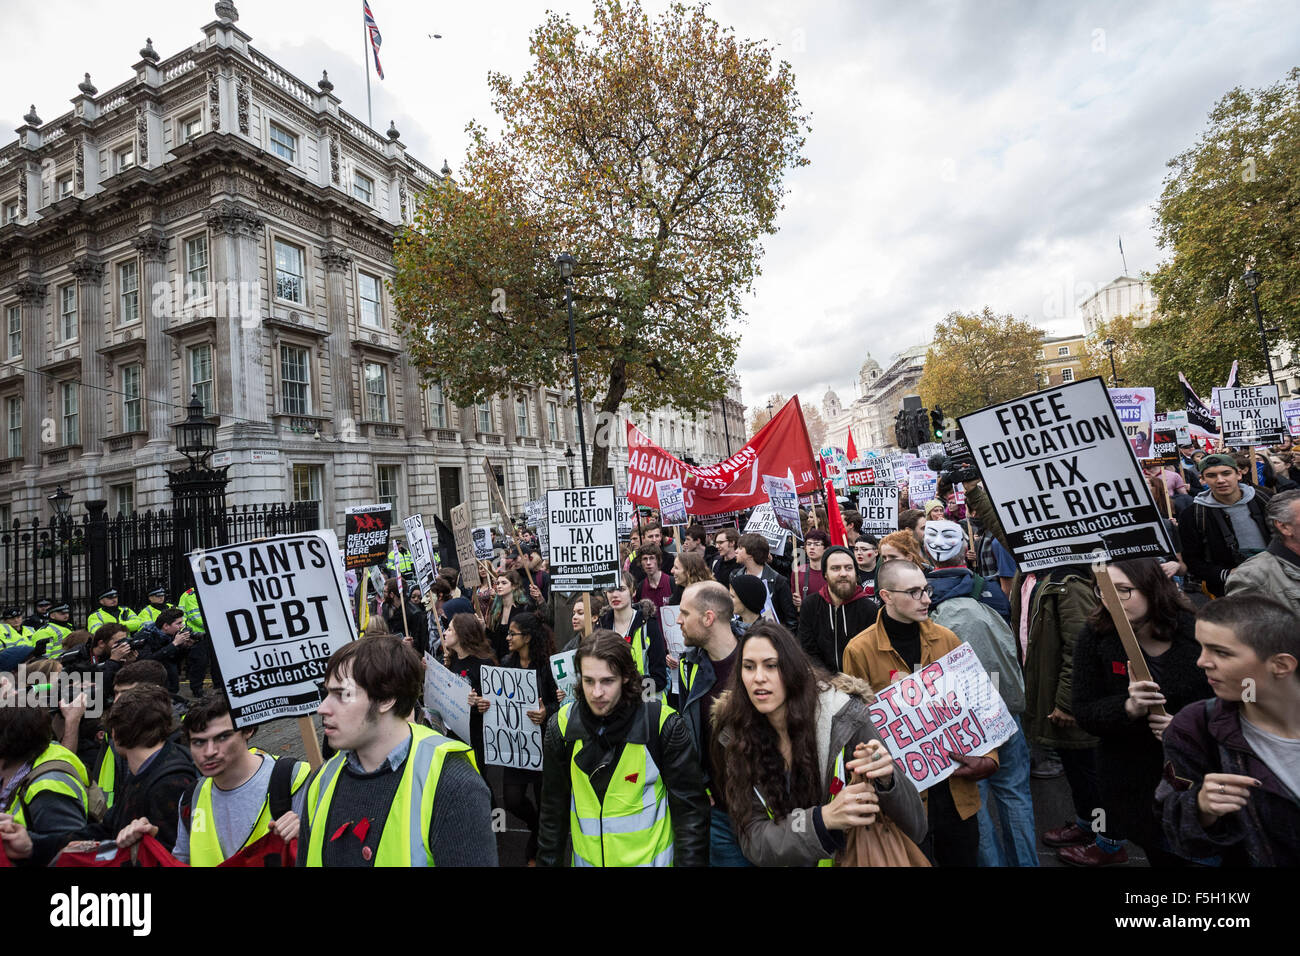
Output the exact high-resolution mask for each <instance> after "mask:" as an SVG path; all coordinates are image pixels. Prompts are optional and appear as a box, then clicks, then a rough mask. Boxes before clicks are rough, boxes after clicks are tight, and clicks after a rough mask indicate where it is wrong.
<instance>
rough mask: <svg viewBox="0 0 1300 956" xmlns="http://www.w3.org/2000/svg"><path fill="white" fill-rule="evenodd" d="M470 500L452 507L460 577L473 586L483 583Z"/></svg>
mask: <svg viewBox="0 0 1300 956" xmlns="http://www.w3.org/2000/svg"><path fill="white" fill-rule="evenodd" d="M470 520H471V519H470V515H469V502H463V503H461V504H458V505H456V506H455V507H454V508H452V509H451V532H452V534H453V535H454V536H455V538H456V563H457V564H459V565H460V578H461V580H462V581H464V582H465V583H466V584H468V585H469V586H470V587H471V588H476V587H478V586H479V585H480V584H482V583H483V582H482V579H481V578H480V577H479V573H478V559H477V557H476V556H475V553H474V533H473V529H472V528H470V524H469V523H470Z"/></svg>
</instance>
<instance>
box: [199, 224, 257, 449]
mask: <svg viewBox="0 0 1300 956" xmlns="http://www.w3.org/2000/svg"><path fill="white" fill-rule="evenodd" d="M207 221H208V228H209V229H211V230H212V234H213V240H214V241H213V256H212V262H213V270H212V280H213V282H214V283H215V284H214V286H213V288H214V292H215V293H216V295H215V298H216V303H215V306H216V310H215V311H216V319H217V322H216V329H217V333H216V343H215V346H216V347H215V348H214V349H213V352H214V355H213V362H214V365H215V369H214V375H215V377H216V380H217V411H218V413H219V414H221V415H223V416H233V417H235V418H239V419H243V422H242V423H241V424H243V425H246V424H247V423H248V422H257V423H262V422H269V419H268V418H267V403H266V366H265V364H264V362H265V359H266V355H265V352H266V346H265V342H264V341H263V335H262V319H263V318H265V315H264V310H266V309H268V308H269V303H270V300H271V290H270V289H263V288H262V280H261V272H260V268H259V265H258V244H259V242H260V241H261V238H262V234H263V231H264V230H265V228H266V221H265V220H264V219H263V218H262V217H261V215H260V214H259V213H258V212H257V210H256V209H255V208H254V207H252V206H250V205H248V204H246V203H242V202H222V203H220V204H219V205H217V206H216V207H214V208H213V209H211V210H209V211H208V215H207ZM223 284H224V291H223Z"/></svg>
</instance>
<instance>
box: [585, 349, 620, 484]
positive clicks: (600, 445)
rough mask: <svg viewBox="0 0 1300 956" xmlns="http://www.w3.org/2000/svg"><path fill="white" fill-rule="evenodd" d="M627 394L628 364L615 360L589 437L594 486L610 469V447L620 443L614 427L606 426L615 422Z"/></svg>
mask: <svg viewBox="0 0 1300 956" xmlns="http://www.w3.org/2000/svg"><path fill="white" fill-rule="evenodd" d="M626 394H627V363H626V361H625V360H623V359H615V360H614V364H613V365H612V366H611V367H610V370H609V388H608V389H606V391H605V398H604V399H603V400H602V401H601V403H600V405H599V406H598V407H597V409H596V411H597V415H596V422H595V431H594V432H593V434H592V435H591V436H589V437H590V439H591V480H592V483H593V484H600V483H601V476H602V475H604V473H605V469H606V468H608V467H609V449H610V446H611V445H612V444H613V443H614V442H616V441H618V435H617V434H615V429H614V427H613V425H609V427H604V426H606V425H607V424H608V423H611V422H612V421H613V420H614V416H615V415H616V414H617V412H618V407H619V406H620V405H622V404H623V396H624V395H626Z"/></svg>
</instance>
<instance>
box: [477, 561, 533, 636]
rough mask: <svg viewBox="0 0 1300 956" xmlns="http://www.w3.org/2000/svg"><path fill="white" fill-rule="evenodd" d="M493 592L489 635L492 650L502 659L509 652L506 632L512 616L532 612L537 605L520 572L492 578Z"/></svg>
mask: <svg viewBox="0 0 1300 956" xmlns="http://www.w3.org/2000/svg"><path fill="white" fill-rule="evenodd" d="M492 591H493V592H494V595H495V596H494V597H493V598H492V608H491V610H490V611H488V619H487V635H488V639H489V640H491V642H492V650H493V651H495V652H496V655H497V657H498V658H501V657H505V656H506V651H507V650H508V648H507V646H506V643H507V642H506V632H507V631H509V630H510V618H511V615H514V614H523V613H524V612H527V611H532V610H534V608H535V605H534V604H533V599H532V598H531V597H529V596H528V590H527V588H526V587H525V586H524V579H523V577H522V576H521V575H520V574H519V572H518V571H498V572H497V573H496V575H495V576H494V577H493V578H492Z"/></svg>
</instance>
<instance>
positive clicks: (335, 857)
mask: <svg viewBox="0 0 1300 956" xmlns="http://www.w3.org/2000/svg"><path fill="white" fill-rule="evenodd" d="M423 686H424V675H423V667H422V665H421V662H420V658H419V657H418V656H416V653H415V651H414V650H412V649H411V648H410V647H409V646H408V645H406V644H405V643H403V642H402V640H401V639H400V638H397V637H389V636H383V637H370V638H364V639H362V640H359V641H352V642H350V643H348V644H344V645H343V646H342V647H340V648H339V649H338V650H337V651H335V652H334V653H333V655H331V657H330V659H329V663H328V665H327V666H326V671H325V691H326V696H325V699H324V700H323V701H321V705H320V707H319V708H318V709H317V713H319V714H320V716H321V723H322V725H323V726H324V728H325V738H326V740H327V741H328V742H329V744H330V746H331V747H333V748H334V749H335V751H336V753H335V754H334V756H332V757H331V758H330V759H329V760H327V761H326V762H325V763H324V764H323V765H322V766H321V768H320V770H319V771H318V772H317V773H316V775H315V777H313V778H312V781H311V783H310V784H309V786H308V791H307V801H306V814H305V816H304V817H303V819H302V829H301V835H300V837H299V847H298V858H297V864H298V866H420V867H423V866H434V865H435V864H436V865H438V866H496V864H497V846H496V838H495V837H494V836H493V833H492V819H491V816H492V808H491V793H490V791H489V790H488V786H487V784H486V783H484V782H483V778H482V777H480V776H479V772H478V769H477V768H476V767H475V764H474V753H473V750H472V749H471V748H470V745H469V744H467V743H462V742H460V741H456V740H449V739H447V738H445V737H442V736H439V735H438V734H436V733H434V732H433V731H432V730H429V729H428V728H427V727H421V726H418V725H415V724H410V723H407V720H406V718H407V715H409V714H410V713H411V712H412V711H413V710H414V709H415V705H416V702H417V701H418V700H419V697H420V692H421V690H422V689H423ZM417 777H418V780H417ZM421 794H423V796H420V795H421Z"/></svg>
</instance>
